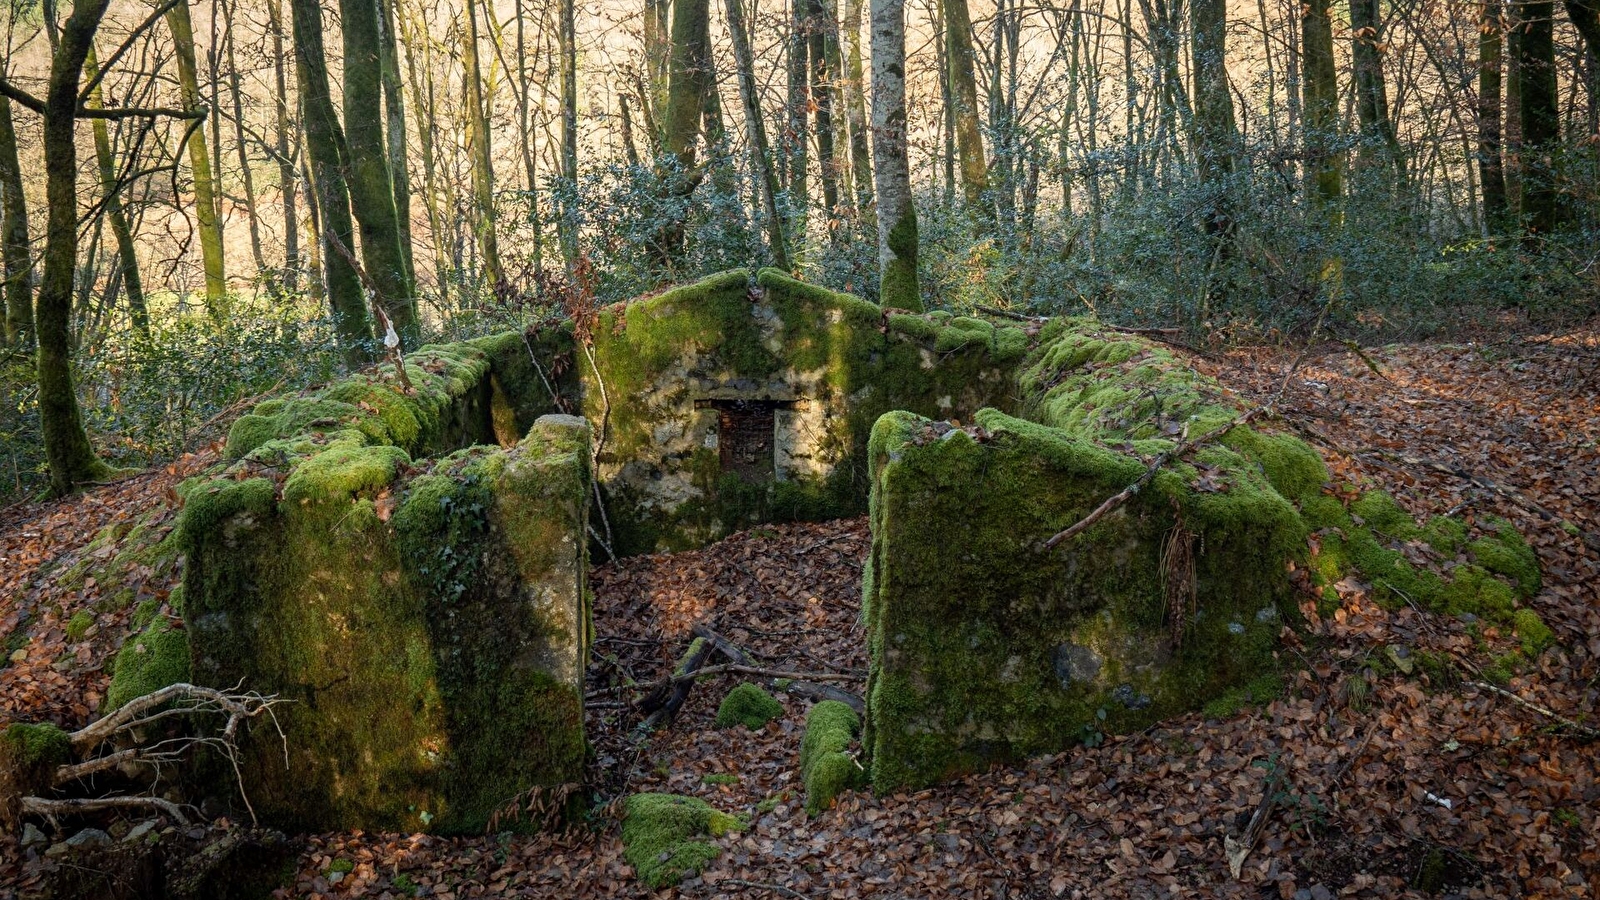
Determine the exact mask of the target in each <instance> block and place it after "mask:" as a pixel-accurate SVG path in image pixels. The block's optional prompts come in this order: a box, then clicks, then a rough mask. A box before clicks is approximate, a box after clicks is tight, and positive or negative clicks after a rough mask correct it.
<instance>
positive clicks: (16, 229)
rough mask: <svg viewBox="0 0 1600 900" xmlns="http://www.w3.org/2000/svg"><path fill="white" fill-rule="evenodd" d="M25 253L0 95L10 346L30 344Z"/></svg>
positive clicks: (5, 101) (6, 101)
mask: <svg viewBox="0 0 1600 900" xmlns="http://www.w3.org/2000/svg"><path fill="white" fill-rule="evenodd" d="M30 263H31V260H30V258H29V250H28V201H27V198H26V197H25V196H23V193H22V165H21V163H20V162H19V161H18V159H17V130H16V126H15V124H13V122H12V119H11V98H10V97H4V96H0V285H3V286H4V289H5V290H4V300H5V308H4V310H0V311H3V312H4V313H5V336H6V343H8V344H11V345H12V346H25V345H27V344H29V343H31V342H32V341H33V267H32V265H31V264H30Z"/></svg>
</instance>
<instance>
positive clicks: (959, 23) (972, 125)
mask: <svg viewBox="0 0 1600 900" xmlns="http://www.w3.org/2000/svg"><path fill="white" fill-rule="evenodd" d="M944 48H945V49H944V57H945V65H946V66H947V67H948V69H949V72H948V76H947V77H948V81H949V85H950V106H951V119H952V120H953V124H954V126H955V127H954V132H955V141H956V149H957V151H958V152H959V153H960V154H961V190H962V193H963V195H964V196H965V197H966V200H967V209H968V211H969V213H970V214H972V215H973V216H974V217H975V218H976V219H977V220H978V221H979V222H980V223H981V222H984V221H989V222H992V221H993V218H994V217H993V216H992V215H989V214H988V213H987V211H986V203H985V198H984V192H985V191H987V190H988V189H989V164H988V162H986V161H985V160H984V158H983V128H982V125H981V124H980V123H979V121H978V81H977V77H976V75H975V74H974V65H973V56H972V16H971V15H970V14H969V13H968V11H967V0H944ZM997 89H998V87H997Z"/></svg>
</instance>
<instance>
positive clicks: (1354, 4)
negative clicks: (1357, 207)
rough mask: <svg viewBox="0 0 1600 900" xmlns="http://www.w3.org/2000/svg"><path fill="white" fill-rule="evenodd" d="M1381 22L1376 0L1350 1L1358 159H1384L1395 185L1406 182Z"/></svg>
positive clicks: (1364, 162)
mask: <svg viewBox="0 0 1600 900" xmlns="http://www.w3.org/2000/svg"><path fill="white" fill-rule="evenodd" d="M1382 24H1383V23H1382V21H1381V19H1380V18H1379V16H1378V0H1350V40H1351V48H1350V52H1351V59H1352V69H1353V70H1354V73H1355V83H1356V84H1355V87H1356V118H1357V120H1358V121H1359V122H1360V124H1361V139H1362V140H1361V147H1360V151H1359V160H1360V162H1361V164H1362V166H1364V167H1370V166H1372V165H1374V164H1375V163H1377V162H1380V161H1382V162H1387V163H1388V164H1389V165H1391V166H1393V167H1394V177H1395V179H1396V185H1397V186H1399V185H1403V183H1404V181H1405V175H1406V172H1405V157H1404V155H1403V154H1402V153H1401V150H1400V140H1399V138H1398V137H1396V136H1395V131H1394V121H1393V120H1391V119H1390V118H1389V92H1388V90H1387V88H1386V87H1385V85H1384V80H1383V55H1384V53H1385V52H1386V51H1385V49H1384V48H1385V46H1386V45H1385V43H1384V40H1383V31H1382Z"/></svg>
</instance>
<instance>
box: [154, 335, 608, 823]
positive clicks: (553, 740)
mask: <svg viewBox="0 0 1600 900" xmlns="http://www.w3.org/2000/svg"><path fill="white" fill-rule="evenodd" d="M460 346H461V345H456V347H458V348H459V347H460ZM456 353H457V354H459V353H460V351H459V350H458V351H456ZM418 355H422V354H418ZM418 355H414V356H413V357H412V358H411V360H412V361H413V363H414V362H415V360H416V358H417V356H418ZM462 355H465V354H462ZM480 365H482V368H483V370H484V371H483V373H486V371H487V364H486V363H481V362H480ZM417 368H418V372H420V373H421V374H418V373H413V375H412V378H413V383H414V384H415V383H417V382H418V381H421V380H424V379H425V378H427V377H428V376H429V375H432V376H433V377H436V378H437V377H442V376H441V375H440V373H429V372H428V370H427V368H426V366H425V364H423V365H419V366H417ZM483 373H480V378H479V383H480V384H481V383H482V382H483V378H482V377H481V375H482V374H483ZM440 387H441V386H440V385H438V384H436V383H430V384H425V386H419V388H418V396H419V397H421V398H423V399H424V400H426V398H427V397H428V396H429V393H430V392H431V391H433V390H437V389H439V388H440ZM396 396H399V397H401V398H402V399H403V400H409V399H412V398H408V397H406V396H405V395H404V394H398V393H397V394H396ZM434 408H435V409H442V408H443V407H442V406H438V407H434ZM410 412H412V413H413V415H414V414H415V413H416V410H410ZM443 418H444V416H443V415H441V417H440V419H441V421H442V420H443ZM478 421H479V423H480V424H482V422H483V421H485V420H484V419H479V420H478ZM391 435H392V432H391ZM285 476H286V477H285ZM589 484H590V474H589V430H588V426H587V423H586V422H584V421H583V420H582V419H579V418H575V417H570V416H548V417H544V418H541V419H539V420H537V421H536V422H534V423H533V425H532V427H531V429H530V430H529V431H528V434H527V436H526V437H525V438H523V439H522V440H521V441H520V442H518V443H516V444H515V445H514V446H512V447H510V448H500V447H497V446H492V445H490V446H484V445H477V446H472V447H469V448H467V449H463V450H459V451H456V452H454V453H451V454H449V455H447V456H444V457H441V458H438V459H435V460H417V461H414V460H413V459H412V458H411V457H410V455H409V454H408V453H407V451H406V450H405V449H404V448H403V447H400V446H395V445H392V444H386V443H380V442H376V441H374V440H373V439H372V438H371V437H370V436H369V435H368V434H367V433H366V432H364V431H361V430H357V429H354V428H351V429H346V430H342V431H335V432H331V433H327V432H319V431H310V432H307V433H302V434H300V435H298V436H294V437H289V438H284V439H277V440H270V441H267V442H265V443H262V444H260V445H258V446H257V447H255V448H253V449H252V450H251V451H250V452H249V453H248V454H247V455H246V456H245V458H244V459H243V460H242V461H241V462H239V463H237V464H235V465H234V466H233V467H232V469H231V470H230V471H229V472H228V473H227V474H225V475H223V476H221V477H218V478H215V479H212V480H210V481H208V482H201V483H197V484H193V485H191V486H190V487H189V489H188V490H187V491H186V492H185V497H186V505H185V509H184V513H183V516H182V519H181V520H180V524H179V529H180V539H181V540H182V542H183V545H184V547H185V550H186V552H187V554H188V565H187V568H186V571H185V574H184V590H185V598H186V599H185V603H186V620H187V621H186V624H187V630H188V634H189V641H190V651H191V665H192V670H193V678H194V679H195V680H196V681H198V682H199V683H202V684H208V685H214V686H227V687H232V686H234V685H237V684H243V685H244V686H245V687H246V688H247V689H250V690H255V691H259V692H262V693H276V694H278V695H280V696H282V697H283V698H285V699H287V700H291V701H293V702H292V703H289V704H285V705H283V706H279V707H277V708H276V713H277V719H278V722H279V724H280V725H281V726H282V729H283V732H284V738H283V739H282V740H280V738H279V736H278V734H277V733H276V731H275V730H274V729H273V728H271V727H268V726H265V725H257V726H256V727H255V728H254V729H253V730H252V732H251V734H250V736H249V739H248V741H247V743H246V747H245V756H246V758H245V759H244V760H243V761H242V765H241V767H240V769H241V772H242V773H243V777H244V785H243V789H244V791H245V793H246V795H247V796H248V797H249V800H250V803H251V804H252V805H253V807H254V809H255V811H256V813H257V814H258V815H259V816H261V818H262V820H263V821H265V822H268V823H273V824H277V825H280V826H285V827H288V826H293V827H295V828H297V829H300V830H307V829H309V830H322V829H349V828H362V829H380V830H402V831H436V832H445V833H476V832H481V831H482V830H483V829H484V828H485V827H486V826H487V824H488V822H489V821H490V820H491V818H492V817H493V816H494V814H495V813H496V812H497V811H499V810H503V809H507V808H509V807H511V806H512V805H513V804H515V802H516V801H517V799H518V798H519V796H523V795H524V794H525V792H527V791H529V790H531V789H534V788H537V787H540V786H553V785H559V784H566V783H571V782H577V781H581V780H582V776H583V760H584V753H585V745H584V738H583V683H582V678H583V669H584V665H585V663H586V659H587V650H588V643H589V634H590V625H589V611H588V607H587V599H586V598H587V589H586V573H587V567H588V560H587V544H586V537H585V526H586V523H587V518H586V516H587V508H588V495H589ZM286 749H287V753H286V752H285V750H286ZM217 777H218V781H217V784H216V787H217V792H218V793H219V794H220V795H221V796H223V797H225V798H226V797H230V796H231V797H234V798H236V797H237V795H238V793H237V791H235V790H232V789H231V787H230V786H229V785H228V780H229V779H230V778H231V773H228V772H223V773H218V776H217ZM524 799H525V798H524Z"/></svg>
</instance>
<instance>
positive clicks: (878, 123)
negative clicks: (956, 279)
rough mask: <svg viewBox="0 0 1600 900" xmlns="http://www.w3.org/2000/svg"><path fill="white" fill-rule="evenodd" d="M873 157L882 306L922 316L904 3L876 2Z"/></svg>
mask: <svg viewBox="0 0 1600 900" xmlns="http://www.w3.org/2000/svg"><path fill="white" fill-rule="evenodd" d="M871 12H872V155H873V158H874V160H875V162H876V166H875V167H874V170H873V183H874V185H875V187H876V193H877V197H878V278H879V286H878V302H879V303H880V304H882V305H883V306H885V307H896V308H899V309H909V310H913V311H917V312H920V311H921V310H922V295H921V292H920V291H919V289H918V287H917V210H916V207H915V206H914V205H913V204H912V202H911V164H910V160H909V159H908V158H907V156H906V19H905V4H904V3H901V2H900V0H872V6H871Z"/></svg>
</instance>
